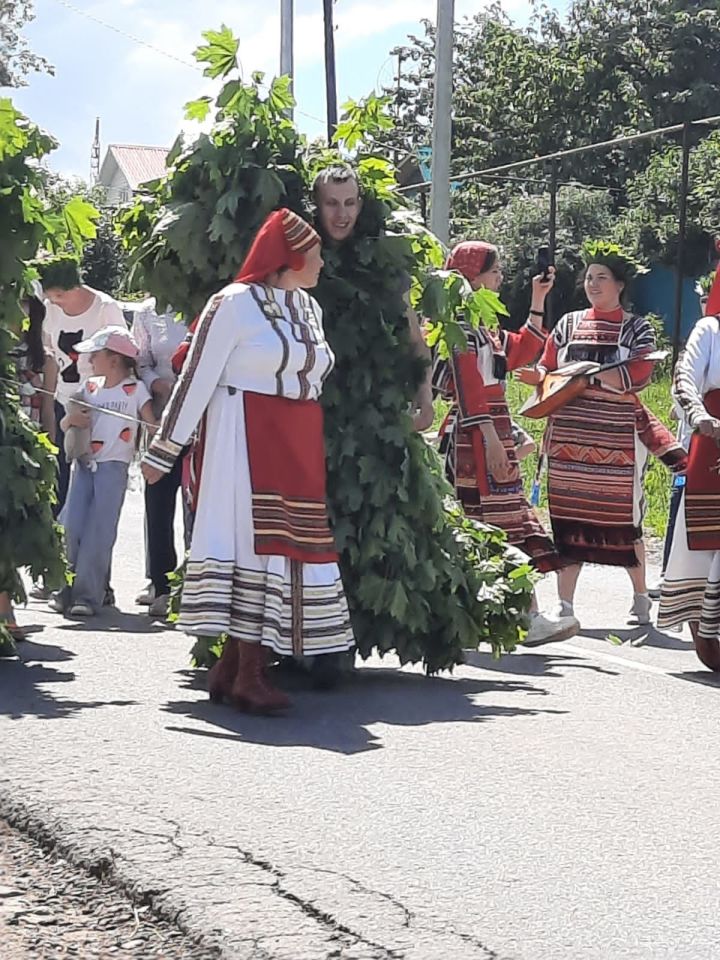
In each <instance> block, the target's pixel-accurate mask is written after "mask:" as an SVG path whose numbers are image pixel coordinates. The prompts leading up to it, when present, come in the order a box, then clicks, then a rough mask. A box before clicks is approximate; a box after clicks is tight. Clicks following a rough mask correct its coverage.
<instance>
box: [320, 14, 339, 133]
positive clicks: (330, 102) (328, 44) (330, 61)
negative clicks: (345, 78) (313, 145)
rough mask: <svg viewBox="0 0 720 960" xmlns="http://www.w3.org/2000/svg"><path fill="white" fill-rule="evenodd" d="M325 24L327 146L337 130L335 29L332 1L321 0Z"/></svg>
mask: <svg viewBox="0 0 720 960" xmlns="http://www.w3.org/2000/svg"><path fill="white" fill-rule="evenodd" d="M323 20H324V23H325V91H326V99H327V127H328V144H330V143H332V139H333V137H334V136H335V130H336V128H337V82H336V79H335V27H334V25H333V0H323Z"/></svg>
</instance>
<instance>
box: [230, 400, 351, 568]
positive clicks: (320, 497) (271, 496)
mask: <svg viewBox="0 0 720 960" xmlns="http://www.w3.org/2000/svg"><path fill="white" fill-rule="evenodd" d="M243 397H244V404H245V426H246V433H247V447H248V458H249V462H250V482H251V485H252V494H253V524H254V527H255V552H256V553H258V554H260V555H268V554H272V555H276V556H283V557H289V558H290V559H292V560H300V561H302V562H304V563H333V562H336V561H337V559H338V554H337V551H336V549H335V544H334V541H333V536H332V532H331V530H330V522H329V519H328V515H327V500H326V490H325V469H326V468H325V439H324V435H323V413H322V407H321V406H320V404H319V403H317V402H316V401H315V400H289V399H287V398H286V397H277V396H269V395H266V394H260V393H250V392H246V393H245V394H244V395H243Z"/></svg>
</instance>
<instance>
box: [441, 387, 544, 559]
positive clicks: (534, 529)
mask: <svg viewBox="0 0 720 960" xmlns="http://www.w3.org/2000/svg"><path fill="white" fill-rule="evenodd" d="M486 399H487V403H488V408H489V411H490V416H491V418H492V422H493V424H494V426H495V430H496V432H497V435H498V437H499V439H500V441H501V442H502V445H503V447H504V448H505V453H506V454H507V457H508V460H509V461H510V463H511V464H512V465H513V466H514V467H515V468H516V469H517V472H518V476H517V479H516V480H513V481H512V482H510V483H502V484H500V483H497V482H496V481H495V480H494V479H493V477H492V476H491V475H490V473H489V471H488V469H487V466H486V462H485V445H484V440H483V436H482V433H481V431H480V428H479V427H470V428H469V429H464V428H463V427H461V426H459V423H458V417H457V409H456V408H453V410H452V411H451V413H450V415H449V416H448V419H447V420H446V422H445V424H444V425H443V430H442V436H441V441H440V452H441V453H442V454H443V456H444V460H445V473H446V476H447V478H448V480H449V481H450V483H451V484H452V485H453V487H454V489H455V495H456V497H457V498H458V500H459V501H460V503H461V504H462V507H463V510H464V511H465V515H466V516H467V517H469V518H470V519H471V520H477V521H478V522H479V523H485V524H488V525H490V526H493V527H499V528H500V530H502V531H504V533H505V534H506V536H507V539H508V542H509V543H511V544H512V545H513V546H516V547H518V548H519V549H520V550H522V551H523V553H525V554H527V556H528V557H529V558H530V560H531V561H532V564H533V566H534V567H535V568H536V569H537V570H539V571H540V572H541V573H547V572H549V571H550V570H557V569H558V568H559V567H560V566H561V561H560V558H559V556H558V554H557V552H556V550H555V547H554V546H553V542H552V540H551V539H550V537H548V535H547V533H546V532H545V529H544V528H543V525H542V524H541V523H540V521H539V519H538V517H537V515H536V513H535V511H534V510H533V509H532V507H531V506H530V504H529V503H528V501H527V498H526V496H525V493H524V491H523V486H522V479H521V478H520V470H519V464H518V461H517V456H516V455H515V441H514V436H513V429H512V422H511V420H510V415H509V413H508V407H507V402H506V400H505V394H504V391H503V389H502V386H501V385H500V384H498V385H497V387H488V388H487V396H486Z"/></svg>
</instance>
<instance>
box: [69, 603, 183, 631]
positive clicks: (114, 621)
mask: <svg viewBox="0 0 720 960" xmlns="http://www.w3.org/2000/svg"><path fill="white" fill-rule="evenodd" d="M57 629H58V630H69V631H72V633H130V634H132V633H163V632H165V631H166V630H170V629H171V627H170V625H169V624H167V623H163V622H162V621H158V620H151V619H150V617H148V615H147V614H146V613H123V612H122V611H121V610H115V609H110V608H108V607H106V608H105V609H104V610H103V611H102V613H99V614H98V615H97V616H96V617H92V618H91V619H89V620H70V619H64V620H63V621H62V623H60V624H58V627H57Z"/></svg>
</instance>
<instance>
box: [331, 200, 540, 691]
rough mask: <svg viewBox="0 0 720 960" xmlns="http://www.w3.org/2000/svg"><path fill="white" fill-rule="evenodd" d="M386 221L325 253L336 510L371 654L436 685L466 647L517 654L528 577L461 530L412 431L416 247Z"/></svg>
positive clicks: (356, 621)
mask: <svg viewBox="0 0 720 960" xmlns="http://www.w3.org/2000/svg"><path fill="white" fill-rule="evenodd" d="M386 216H387V208H386V207H385V206H384V205H383V204H382V203H380V202H378V201H377V200H374V199H373V198H372V196H371V197H366V199H365V202H364V206H363V211H362V213H361V215H360V218H359V220H358V224H357V227H356V231H355V235H354V236H353V237H351V238H350V239H349V240H347V241H345V242H344V243H342V244H341V245H340V246H338V247H331V246H326V247H325V248H324V250H323V258H324V260H325V267H324V269H323V271H322V273H321V277H320V282H319V284H318V286H317V288H316V289H315V290H314V291H313V293H314V296H315V297H316V299H317V300H318V302H319V303H320V305H321V306H322V308H323V316H324V322H325V332H326V335H327V338H328V341H329V342H330V345H331V347H332V350H333V352H334V354H335V359H336V366H335V369H334V371H333V373H332V374H331V376H330V377H329V378H328V382H327V385H326V388H325V391H324V393H323V397H322V403H323V406H324V408H325V429H326V445H327V453H328V498H329V504H330V516H331V520H332V523H333V529H334V532H335V540H336V544H337V547H338V550H339V551H340V567H341V571H342V574H343V582H344V584H345V590H346V593H347V597H348V602H349V605H350V611H351V615H352V621H353V629H354V632H355V638H356V642H357V647H358V650H359V652H360V654H361V655H362V656H363V657H368V656H369V655H370V653H371V652H372V651H373V649H377V650H378V651H379V652H380V653H386V652H389V651H391V650H394V651H396V652H397V654H398V656H399V658H400V660H401V662H402V663H407V662H418V661H421V662H422V663H423V664H424V666H425V667H426V669H427V671H428V672H430V673H433V672H436V671H438V670H442V669H447V668H450V667H452V666H453V665H455V664H457V663H459V662H461V661H462V649H463V647H476V646H477V644H478V643H479V642H481V641H489V642H490V643H491V644H492V645H493V648H494V649H495V650H496V651H499V650H501V649H502V648H503V647H505V648H511V647H512V646H513V645H514V643H515V642H516V641H517V636H518V627H519V626H520V625H521V623H522V620H521V617H522V612H523V611H524V610H525V609H526V607H527V599H528V598H527V596H526V594H525V593H523V592H522V591H523V589H526V588H527V583H528V581H527V572H528V570H529V568H528V567H527V565H526V563H525V560H524V558H518V557H517V556H516V555H513V554H511V553H509V552H508V550H507V547H506V546H505V544H504V542H503V538H502V535H500V534H495V533H494V532H491V531H490V530H487V529H486V530H481V528H479V527H478V526H477V525H473V524H472V523H470V521H467V520H465V519H464V518H463V517H462V514H461V512H460V510H459V508H458V507H457V506H456V505H454V504H453V503H452V502H451V501H450V499H449V498H450V497H451V496H452V490H451V488H450V487H449V486H448V485H447V483H446V481H445V479H444V477H443V475H442V467H441V463H440V460H439V457H438V455H437V453H436V452H435V450H434V449H433V448H432V447H431V446H429V445H428V444H427V442H426V441H425V440H424V438H423V437H422V436H421V435H419V434H417V433H415V432H414V430H413V426H412V420H411V417H410V415H409V412H408V411H409V408H410V405H411V403H412V400H413V398H414V396H415V394H416V392H417V389H418V387H419V385H420V383H421V382H422V379H423V376H424V372H425V369H424V368H425V364H424V362H423V361H422V360H421V359H419V358H417V357H416V356H415V355H414V354H413V352H412V350H411V345H410V338H409V330H408V321H407V306H406V303H405V300H404V297H403V291H404V290H405V289H406V288H407V286H408V283H407V278H408V275H409V274H410V273H411V272H413V271H416V270H417V267H418V263H417V260H418V258H417V254H415V253H414V252H413V246H412V243H411V237H410V236H407V235H404V236H403V235H397V234H395V235H393V234H391V233H389V232H386V228H387V223H386ZM510 574H513V575H514V578H515V579H508V577H509V575H510ZM516 589H517V592H516Z"/></svg>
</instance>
